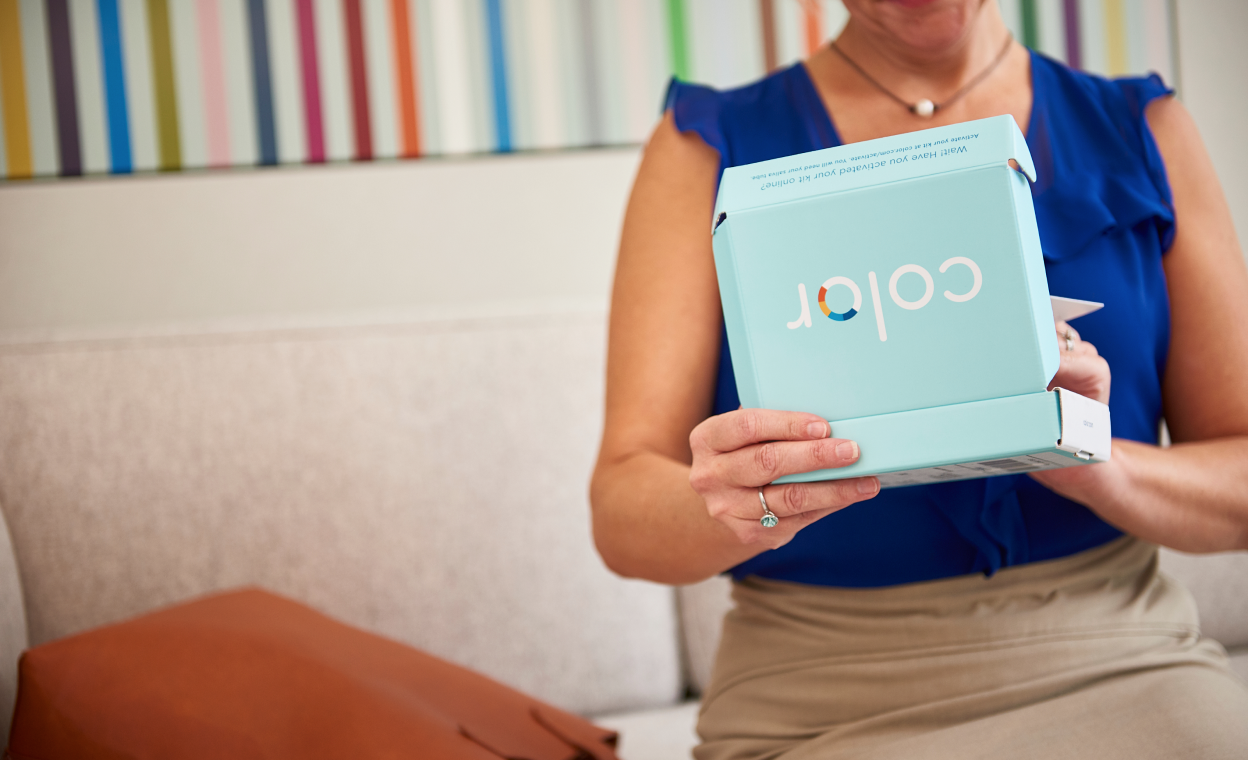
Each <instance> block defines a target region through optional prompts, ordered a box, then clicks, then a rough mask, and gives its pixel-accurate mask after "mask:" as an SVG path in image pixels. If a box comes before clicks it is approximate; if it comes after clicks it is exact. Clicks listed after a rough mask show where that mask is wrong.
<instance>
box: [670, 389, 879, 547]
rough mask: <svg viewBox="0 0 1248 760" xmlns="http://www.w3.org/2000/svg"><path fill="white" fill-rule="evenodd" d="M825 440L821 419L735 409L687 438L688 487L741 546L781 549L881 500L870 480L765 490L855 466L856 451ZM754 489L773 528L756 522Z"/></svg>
mask: <svg viewBox="0 0 1248 760" xmlns="http://www.w3.org/2000/svg"><path fill="white" fill-rule="evenodd" d="M831 433H832V431H831V426H830V425H829V424H828V422H827V421H826V420H824V419H823V418H822V417H819V416H817V415H814V414H805V413H802V412H777V411H772V410H768V409H738V410H737V411H735V412H728V413H726V414H720V415H717V416H715V417H711V418H709V419H707V420H705V421H703V422H702V423H701V424H700V425H698V426H697V427H696V428H694V429H693V433H692V434H690V436H689V445H690V447H691V448H692V450H693V467H692V469H691V470H690V473H689V483H690V485H692V486H693V490H695V491H697V493H698V495H699V496H701V497H702V499H703V501H705V502H706V510H707V512H708V513H710V515H711V517H713V518H715V519H716V520H718V521H719V522H721V523H723V524H724V525H726V526H727V527H728V528H729V529H730V530H731V531H732V532H733V534H734V535H735V536H736V537H737V538H738V539H739V540H740V541H741V543H742V544H745V545H761V546H764V547H766V548H768V549H776V548H779V547H781V546H784V545H785V544H787V543H788V542H789V541H791V540H793V536H795V535H797V532H798V531H799V530H801V529H802V528H804V527H806V526H807V525H810V524H811V523H813V522H815V521H816V520H818V519H820V518H822V517H826V516H827V515H830V514H832V513H833V512H835V511H837V510H838V509H844V508H845V507H848V506H849V505H850V504H854V503H856V502H859V501H865V500H866V499H870V498H871V497H873V496H875V495H876V494H877V493H879V492H880V481H879V479H877V478H875V477H863V478H849V479H846V480H826V481H819V482H814V483H786V484H781V485H769V484H770V483H771V482H772V481H774V480H776V479H777V478H779V477H782V476H784V475H794V474H797V473H802V472H810V471H812V470H823V469H830V468H835V467H844V466H846V465H849V464H853V463H854V462H857V461H858V457H859V453H860V452H859V450H858V444H857V443H856V442H854V441H847V440H844V439H839V438H832V437H830V436H831ZM760 488H761V489H763V495H764V497H765V498H766V499H767V506H768V507H769V508H770V509H771V511H772V512H773V513H775V515H776V516H777V517H778V518H780V521H779V523H778V524H777V525H775V526H774V527H771V528H765V527H763V525H762V523H761V522H760V520H761V518H762V517H763V506H762V503H761V502H760V501H759V498H758V493H759V489H760Z"/></svg>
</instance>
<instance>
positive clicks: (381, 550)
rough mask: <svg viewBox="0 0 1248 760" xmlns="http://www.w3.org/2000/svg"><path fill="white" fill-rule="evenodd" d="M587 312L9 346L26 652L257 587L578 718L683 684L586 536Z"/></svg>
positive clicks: (670, 646) (629, 594)
mask: <svg viewBox="0 0 1248 760" xmlns="http://www.w3.org/2000/svg"><path fill="white" fill-rule="evenodd" d="M604 316H605V315H604V313H603V311H601V310H598V311H591V312H584V313H581V312H574V313H565V314H558V315H531V316H524V315H512V316H510V317H508V318H507V319H471V320H454V321H452V320H440V321H431V322H414V323H409V324H399V325H394V324H391V325H375V326H364V327H348V328H340V329H336V328H335V329H331V328H323V329H322V328H317V329H301V330H285V331H254V330H253V331H250V332H240V333H236V334H224V335H208V336H193V335H191V336H173V337H148V338H134V339H117V340H107V341H105V340H95V341H84V342H79V343H45V344H28V345H9V346H0V505H2V506H3V508H4V510H5V517H6V518H7V519H8V524H9V527H10V529H11V532H12V536H13V544H14V547H15V549H16V554H17V559H18V562H19V566H20V570H21V576H22V582H23V585H24V591H25V598H26V609H27V613H28V619H29V622H30V639H31V643H32V644H41V643H44V642H47V641H51V640H53V639H56V638H60V637H62V636H66V635H70V634H73V633H77V632H80V631H84V630H87V629H89V628H93V627H96V626H99V625H103V624H106V623H111V622H115V621H118V620H122V619H125V618H128V617H131V616H133V615H137V614H141V613H143V612H145V611H147V610H151V609H154V608H157V607H160V606H164V605H169V604H175V603H177V602H180V601H182V600H185V599H188V598H191V597H194V596H198V595H202V594H206V593H211V592H214V591H219V590H222V589H227V588H237V587H239V586H250V585H254V586H261V587H264V588H267V589H270V590H272V591H274V592H275V593H280V594H282V595H284V596H287V597H290V598H292V599H295V600H297V601H299V602H302V603H305V604H309V605H311V606H312V607H314V608H316V609H318V610H323V611H324V612H325V613H326V614H329V615H332V616H333V617H334V618H336V619H339V620H342V621H344V622H346V623H348V624H350V625H355V626H359V627H361V628H364V629H366V630H370V631H374V632H376V633H379V634H381V635H384V636H388V637H390V638H393V639H396V640H398V641H402V642H403V643H406V644H410V645H412V646H414V647H417V648H419V649H421V650H423V651H426V652H429V653H430V654H433V655H436V656H438V657H442V658H444V659H447V660H450V661H452V662H455V663H458V664H460V665H463V666H465V667H469V668H472V669H473V670H476V671H478V672H481V673H484V674H486V675H488V676H489V677H491V678H495V679H497V680H499V681H502V682H503V683H506V684H507V685H509V686H512V687H514V688H516V689H519V690H521V691H524V692H525V693H528V694H532V695H534V696H535V697H538V698H539V699H543V700H545V701H547V702H550V703H551V704H554V705H557V706H558V707H560V708H563V709H566V710H570V711H573V712H577V713H581V714H589V713H594V712H606V711H618V710H631V709H641V708H655V707H661V706H665V705H670V704H674V703H675V702H676V701H678V700H679V699H680V697H681V695H682V694H683V692H684V684H683V680H682V673H681V664H680V650H679V638H678V634H677V622H676V607H675V604H674V601H673V595H674V592H673V590H672V589H670V588H668V587H664V586H659V585H657V584H652V583H645V582H642V581H635V580H623V579H620V578H619V577H617V576H615V575H613V574H612V573H611V572H610V571H608V570H607V569H606V568H605V567H604V566H603V564H602V560H601V559H600V558H599V557H598V555H597V553H596V552H595V551H594V547H593V543H592V541H591V540H590V525H589V505H588V497H587V489H586V483H587V482H588V480H589V474H590V471H591V469H592V467H593V461H594V455H595V452H596V450H597V447H598V439H599V436H600V434H601V424H602V398H603V397H602V382H603V380H602V378H603V361H604V349H605V335H606V329H605V319H604Z"/></svg>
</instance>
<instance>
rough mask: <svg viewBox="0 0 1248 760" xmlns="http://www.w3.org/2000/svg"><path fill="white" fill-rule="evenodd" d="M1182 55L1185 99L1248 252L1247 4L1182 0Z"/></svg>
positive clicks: (1227, 0)
mask: <svg viewBox="0 0 1248 760" xmlns="http://www.w3.org/2000/svg"><path fill="white" fill-rule="evenodd" d="M1177 7H1178V31H1179V60H1180V64H1181V72H1180V76H1181V77H1182V99H1183V103H1184V104H1185V105H1186V106H1187V108H1188V109H1189V110H1190V111H1191V113H1192V116H1193V117H1194V118H1195V119H1196V123H1197V124H1198V125H1199V126H1200V131H1201V134H1202V135H1203V136H1204V138H1205V145H1206V147H1208V149H1209V153H1210V155H1212V156H1213V159H1214V164H1216V165H1217V167H1218V178H1219V179H1220V180H1221V181H1222V189H1223V190H1225V191H1226V199H1227V201H1228V202H1229V203H1230V204H1231V214H1232V215H1234V218H1235V228H1236V229H1237V230H1238V231H1239V242H1240V246H1241V247H1243V248H1244V251H1245V254H1246V255H1248V145H1245V144H1244V139H1243V134H1244V126H1245V125H1246V124H1248V98H1246V97H1245V95H1248V49H1246V48H1245V46H1244V40H1243V32H1244V30H1245V29H1248V3H1245V2H1243V0H1179V1H1178V6H1177Z"/></svg>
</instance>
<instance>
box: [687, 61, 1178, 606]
mask: <svg viewBox="0 0 1248 760" xmlns="http://www.w3.org/2000/svg"><path fill="white" fill-rule="evenodd" d="M1031 75H1032V87H1033V93H1034V99H1033V106H1032V112H1031V119H1030V123H1029V124H1028V126H1027V129H1026V133H1027V144H1028V147H1029V148H1030V151H1031V154H1032V157H1033V159H1034V161H1035V165H1036V172H1037V181H1036V182H1035V184H1034V185H1033V186H1032V195H1033V199H1034V202H1035V208H1036V220H1037V223H1038V225H1039V228H1040V240H1041V244H1042V247H1043V250H1044V257H1045V268H1046V271H1047V274H1048V281H1049V289H1050V291H1051V292H1052V293H1054V294H1055V295H1061V296H1067V297H1072V298H1083V299H1089V300H1094V301H1101V302H1104V303H1106V304H1107V307H1106V308H1105V309H1103V310H1101V311H1099V312H1096V313H1095V314H1092V315H1089V316H1086V317H1084V318H1082V319H1080V320H1079V321H1078V323H1077V327H1078V329H1079V331H1080V333H1081V334H1082V335H1083V337H1084V338H1086V339H1087V340H1089V341H1091V342H1092V343H1094V344H1095V345H1096V346H1097V348H1098V350H1099V351H1100V353H1101V355H1102V356H1104V357H1105V358H1106V359H1107V360H1108V361H1109V364H1110V366H1111V368H1112V369H1113V373H1114V392H1113V395H1112V398H1111V401H1110V408H1111V413H1112V417H1113V428H1114V435H1115V436H1116V437H1119V438H1126V439H1130V440H1136V441H1145V442H1148V443H1155V442H1156V441H1157V433H1158V426H1159V422H1160V419H1161V379H1162V375H1163V374H1164V371H1165V361H1166V351H1167V347H1168V345H1169V331H1170V322H1169V301H1168V296H1167V292H1166V285H1165V273H1164V271H1163V269H1162V257H1163V255H1164V254H1165V251H1166V250H1167V249H1168V248H1169V246H1170V243H1171V241H1172V239H1173V236H1174V211H1173V208H1172V204H1171V196H1170V188H1169V184H1168V182H1167V180H1166V175H1165V168H1164V166H1163V163H1162V159H1161V155H1160V153H1159V152H1158V150H1157V146H1156V144H1155V143H1154V141H1153V138H1152V135H1151V133H1150V131H1149V129H1148V125H1147V123H1146V121H1145V118H1144V110H1145V108H1146V107H1147V106H1148V104H1149V103H1150V102H1152V101H1153V100H1155V99H1156V98H1158V97H1162V96H1164V95H1167V94H1169V93H1170V92H1171V91H1170V90H1169V89H1168V88H1167V87H1166V86H1165V85H1164V84H1163V83H1162V81H1161V80H1160V79H1159V78H1157V77H1156V76H1155V75H1154V76H1151V77H1148V78H1138V79H1120V80H1113V81H1111V80H1107V79H1102V78H1099V77H1096V76H1092V75H1089V74H1084V73H1081V72H1077V71H1074V70H1072V69H1069V68H1067V67H1066V66H1064V65H1062V64H1060V63H1057V62H1055V61H1052V60H1050V59H1048V58H1045V57H1044V56H1042V55H1040V54H1037V53H1032V55H1031ZM667 107H668V108H669V109H670V110H671V112H672V115H673V118H674V120H675V124H676V126H677V128H678V129H680V130H682V131H686V132H693V133H696V134H697V135H699V136H700V137H701V138H702V139H703V140H704V141H705V142H706V143H707V144H708V145H710V146H711V147H712V148H714V149H716V150H717V151H718V152H719V154H720V164H721V169H722V168H726V167H729V166H737V165H741V164H749V163H753V162H756V161H763V160H767V159H772V158H777V157H780V156H787V155H792V154H796V153H802V152H805V151H811V150H817V149H821V148H829V147H834V146H836V145H839V144H841V141H840V137H839V135H838V134H837V131H836V127H835V125H834V123H833V121H834V117H835V114H833V115H829V114H828V112H827V110H826V109H825V108H824V105H823V102H822V100H821V99H820V96H819V93H818V92H817V90H816V89H815V86H814V84H813V82H812V81H811V80H810V77H809V75H808V73H807V72H806V69H805V67H804V65H802V64H800V63H799V64H797V65H795V66H793V67H791V68H788V69H785V70H782V71H780V72H777V73H776V74H773V75H771V76H769V77H767V78H766V79H764V80H762V81H760V82H758V83H756V84H753V85H750V86H747V87H743V88H741V89H737V90H731V91H726V92H716V91H714V90H711V89H709V88H706V87H699V86H696V85H689V84H684V83H681V82H674V83H673V84H672V86H671V88H670V90H669V94H668V99H667ZM916 382H921V378H916ZM739 403H740V402H739V399H738V397H737V392H736V382H735V380H734V377H733V373H732V364H731V356H730V350H729V346H728V344H727V336H726V334H725V335H724V337H723V341H722V347H721V352H720V366H719V375H718V381H717V387H716V393H715V406H714V413H715V414H721V413H723V412H727V411H731V410H735V409H736V408H737V407H738V405H739ZM835 432H836V431H835V427H834V429H833V433H834V434H835ZM1120 535H1121V533H1120V532H1119V531H1118V530H1117V529H1115V528H1113V527H1112V526H1110V525H1108V524H1107V523H1105V522H1104V521H1103V520H1101V519H1100V518H1098V517H1097V516H1096V515H1095V514H1093V513H1092V512H1091V511H1090V510H1088V509H1087V508H1085V507H1083V506H1081V505H1079V504H1076V503H1074V502H1072V501H1069V500H1067V499H1065V498H1062V497H1061V496H1058V495H1057V494H1055V493H1053V492H1052V491H1049V490H1048V489H1046V488H1045V487H1043V486H1042V485H1040V484H1039V483H1037V482H1035V481H1034V480H1032V479H1031V478H1028V477H1027V476H1025V475H1015V476H1007V477H997V478H986V479H980V480H972V481H962V482H957V483H942V484H937V485H929V486H912V487H909V488H895V489H888V490H886V491H883V492H882V493H881V494H880V495H879V496H877V497H875V498H874V499H871V500H869V501H866V502H862V503H860V504H855V505H853V506H850V507H848V508H847V509H843V510H841V511H839V512H837V513H835V514H833V515H830V516H828V517H826V518H824V519H823V520H820V521H819V522H818V523H815V524H814V525H812V526H810V527H808V528H806V529H804V530H803V531H802V532H801V533H799V534H798V535H797V537H796V538H795V539H794V540H793V541H792V542H790V543H789V544H788V545H786V546H784V547H783V548H781V549H778V550H775V551H769V552H764V553H762V554H760V555H758V556H757V557H754V558H752V559H751V560H749V561H747V562H745V563H743V564H741V565H739V566H738V567H736V568H734V569H733V571H732V574H733V576H734V577H736V578H737V579H741V578H745V577H747V576H750V575H756V576H759V577H763V578H772V579H776V580H788V581H795V582H800V583H811V584H819V585H828V586H844V587H877V586H890V585H896V584H903V583H913V582H917V581H925V580H933V579H937V578H946V577H952V576H957V575H963V574H966V573H976V572H979V573H987V574H991V573H994V572H996V571H998V570H1000V569H1001V568H1003V567H1010V566H1014V565H1022V564H1026V563H1028V562H1037V561H1042V560H1047V559H1054V558H1058V557H1064V556H1068V555H1071V554H1074V553H1077V552H1080V551H1083V550H1085V549H1089V548H1092V547H1094V546H1099V545H1102V544H1104V543H1106V542H1108V541H1111V540H1113V539H1115V538H1117V537H1118V536H1120Z"/></svg>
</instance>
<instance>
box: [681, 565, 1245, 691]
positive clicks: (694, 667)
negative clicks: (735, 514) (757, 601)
mask: <svg viewBox="0 0 1248 760" xmlns="http://www.w3.org/2000/svg"><path fill="white" fill-rule="evenodd" d="M1159 556H1160V563H1161V571H1162V572H1163V573H1165V574H1166V575H1168V576H1170V577H1171V578H1173V579H1174V580H1176V581H1177V582H1178V583H1179V584H1180V585H1182V586H1183V588H1185V589H1187V590H1188V592H1189V593H1191V595H1192V598H1193V599H1195V601H1196V608H1197V610H1199V612H1200V631H1201V635H1203V636H1207V637H1209V638H1211V639H1214V640H1216V641H1218V642H1219V643H1221V644H1222V645H1223V646H1225V647H1226V648H1227V650H1228V651H1229V653H1230V655H1231V670H1233V671H1234V672H1235V673H1236V674H1238V675H1239V676H1240V677H1241V678H1243V679H1245V680H1248V593H1246V591H1248V553H1245V552H1226V553H1222V554H1201V555H1193V554H1180V553H1179V552H1175V551H1171V550H1169V549H1162V550H1161V552H1160V555H1159ZM732 586H733V584H732V581H731V579H730V578H729V577H728V576H724V575H721V576H716V577H714V578H710V579H708V580H705V581H703V582H701V583H696V584H694V585H692V586H683V587H681V588H680V589H678V590H677V594H678V596H677V598H678V599H679V600H680V625H681V633H682V637H683V639H684V642H685V659H686V662H687V663H688V667H689V680H690V686H691V687H692V688H693V690H694V691H695V692H696V693H698V694H705V693H706V690H707V688H708V687H709V686H710V683H711V672H712V670H713V669H714V664H715V654H716V652H717V651H718V650H719V637H720V632H721V631H722V629H723V622H724V615H726V614H727V613H728V611H729V610H731V609H732Z"/></svg>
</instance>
